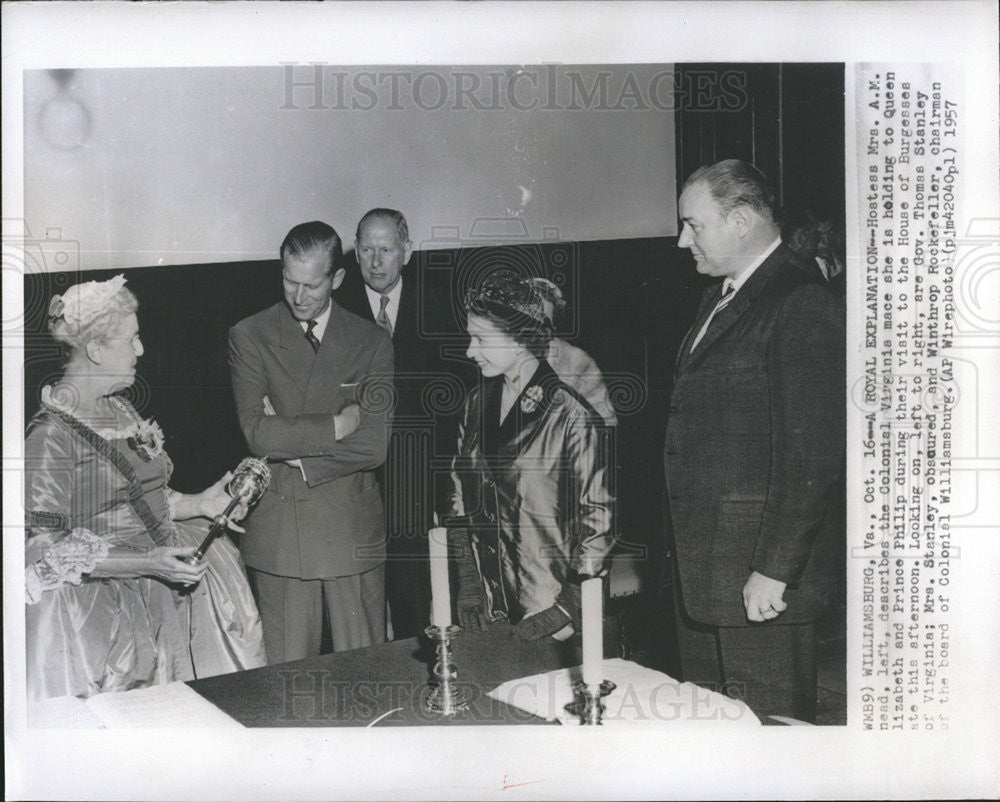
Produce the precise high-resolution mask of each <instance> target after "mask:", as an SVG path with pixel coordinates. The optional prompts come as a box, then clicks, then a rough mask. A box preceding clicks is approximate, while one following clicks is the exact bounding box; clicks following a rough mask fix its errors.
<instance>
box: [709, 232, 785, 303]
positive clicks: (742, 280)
mask: <svg viewBox="0 0 1000 802" xmlns="http://www.w3.org/2000/svg"><path fill="white" fill-rule="evenodd" d="M779 245H781V235H780V234H779V235H778V236H777V237H775V239H774V242H772V243H771V244H770V245H768V246H767V248H766V249H765V250H764V252H763V253H762V254H761V255H760V256H758V257H757V258H756V259H755V260H754V262H753V263H752V264H751V265H750V267H748V268H747V269H746V270H744V271H743V272H742V273H740V274H739V276H737V277H736V278H734V279H733V278H727V279H726V280H725V281H724V282H723V283H722V291H723V292H725V291H726V289H727V287H732V288H733V292H739V290H740V287H742V286H743V285H744V284H746V283H747V281H748V280H749V278H750V276H752V275H753V274H754V272H755V271H756V270H757V268H758V267H760V266H761V265H762V264H764V261H765V260H766V259H767V257H768V256H770V255H771V254H772V253H774V252H775V251H776V250H777V249H778V246H779Z"/></svg>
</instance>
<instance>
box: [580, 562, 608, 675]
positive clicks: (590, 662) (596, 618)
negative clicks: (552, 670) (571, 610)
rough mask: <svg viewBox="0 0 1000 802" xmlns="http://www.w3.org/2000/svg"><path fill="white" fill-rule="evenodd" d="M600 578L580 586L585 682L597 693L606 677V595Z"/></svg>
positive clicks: (586, 580)
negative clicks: (604, 623)
mask: <svg viewBox="0 0 1000 802" xmlns="http://www.w3.org/2000/svg"><path fill="white" fill-rule="evenodd" d="M601 585H602V582H601V579H600V577H596V576H595V577H594V578H592V579H585V580H584V581H583V582H582V583H581V585H580V592H581V593H580V595H581V608H582V609H581V614H582V618H583V681H584V682H585V683H586V685H587V687H588V688H589V689H590V690H591V691H595V692H596V691H597V689H598V688H599V687H600V685H601V682H602V681H603V679H604V677H603V676H602V675H603V673H604V672H603V671H602V669H601V664H602V662H603V660H604V635H603V631H604V627H603V619H604V604H603V603H604V594H603V593H602V587H601Z"/></svg>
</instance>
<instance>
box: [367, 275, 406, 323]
mask: <svg viewBox="0 0 1000 802" xmlns="http://www.w3.org/2000/svg"><path fill="white" fill-rule="evenodd" d="M402 294H403V277H402V276H400V277H399V281H397V282H396V286H395V287H393V288H392V289H391V290H389V292H386V293H381V292H375V290H373V289H372V288H371V287H369V286H368V285H367V284H365V295H367V296H368V305H369V306H370V307H371V308H372V318H373V319H374V318H377V317H378V313H379V310H380V309H381V308H382V296H383V295H388V296H389V303H388V304H386V307H385V313H386V314H387V315H388V316H389V323H390V324H392V330H393V331H395V330H396V318H397V317H399V297H400V296H401V295H402Z"/></svg>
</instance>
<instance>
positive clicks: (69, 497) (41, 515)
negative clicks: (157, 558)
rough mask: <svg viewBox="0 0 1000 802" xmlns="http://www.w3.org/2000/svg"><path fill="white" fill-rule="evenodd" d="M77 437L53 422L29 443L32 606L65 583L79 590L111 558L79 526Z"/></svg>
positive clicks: (27, 550) (37, 427)
mask: <svg viewBox="0 0 1000 802" xmlns="http://www.w3.org/2000/svg"><path fill="white" fill-rule="evenodd" d="M78 459H79V455H78V454H77V453H76V449H75V448H74V446H73V435H72V434H71V433H70V432H68V431H66V430H64V429H63V428H62V427H60V426H58V425H57V424H55V423H53V422H52V420H51V419H45V418H44V417H42V418H41V419H36V420H35V421H33V422H32V426H31V427H30V429H29V432H28V437H27V439H26V440H25V483H26V488H25V511H26V513H25V545H24V559H25V590H26V595H27V601H28V603H29V604H34V603H36V602H37V601H38V600H39V599H40V598H41V595H42V593H44V592H45V591H47V590H52V589H54V588H57V587H59V586H60V585H62V584H64V583H71V584H79V583H80V581H81V577H82V575H83V574H86V573H89V572H90V571H93V570H94V567H95V565H96V563H97V561H98V560H100V559H102V558H103V557H105V556H107V554H108V546H107V543H106V542H104V541H102V539H101V538H99V537H98V536H97V535H95V534H94V533H93V532H91V531H90V530H88V529H84V528H82V527H76V526H74V523H73V522H74V520H76V519H77V518H78V516H79V514H80V511H79V510H75V509H74V504H73V480H74V476H75V474H76V469H77V467H78V465H77V461H78Z"/></svg>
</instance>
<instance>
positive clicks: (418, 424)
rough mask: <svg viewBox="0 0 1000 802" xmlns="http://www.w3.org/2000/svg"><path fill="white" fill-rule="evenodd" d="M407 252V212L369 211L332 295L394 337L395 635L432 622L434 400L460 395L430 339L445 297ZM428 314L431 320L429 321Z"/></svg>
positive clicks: (391, 581)
mask: <svg viewBox="0 0 1000 802" xmlns="http://www.w3.org/2000/svg"><path fill="white" fill-rule="evenodd" d="M412 253H413V246H412V243H411V242H410V235H409V227H408V226H407V223H406V218H405V217H404V216H403V215H402V214H401V213H400V212H398V211H396V210H395V209H372V210H371V211H369V212H368V213H366V214H365V215H364V217H362V218H361V221H360V222H359V223H358V228H357V235H356V238H355V242H354V255H355V258H356V259H357V263H358V268H359V269H358V270H357V271H351V272H349V273H348V276H347V278H346V280H345V281H344V283H343V286H341V287H340V289H339V290H338V291H337V294H336V296H335V297H336V299H337V302H338V303H340V304H341V305H342V306H343V307H344V308H345V309H349V310H351V311H352V312H354V313H355V314H357V315H359V316H361V317H364V318H366V319H368V320H372V321H374V322H376V323H377V324H378V325H379V326H381V327H382V328H384V329H385V330H386V331H388V332H389V333H390V335H391V336H392V343H393V351H394V354H395V390H396V399H395V409H394V412H393V424H392V435H391V439H390V445H389V455H388V457H387V458H386V462H385V466H384V469H383V470H382V471H381V472H380V481H381V484H382V488H383V496H384V500H385V516H386V527H387V532H388V555H387V562H386V594H387V597H388V600H389V612H390V615H391V622H392V632H393V637H396V638H406V637H412V636H414V635H417V634H419V633H421V632H423V630H424V628H425V627H426V626H427V625H428V624H429V623H430V612H429V611H430V603H431V598H430V570H429V565H428V562H427V560H428V556H427V532H428V530H429V529H430V527H431V526H433V506H434V505H433V497H434V487H433V484H434V483H433V475H432V459H433V455H434V453H435V452H437V453H445V452H444V451H443V450H442V449H446V448H447V445H446V444H445V443H444V438H445V437H446V436H447V434H446V432H445V430H444V426H443V424H442V423H441V421H440V420H439V418H440V417H441V415H440V414H439V413H441V412H442V411H443V410H435V409H434V408H433V401H434V399H435V398H439V399H442V398H443V399H447V398H448V397H452V396H454V397H455V398H456V399H460V398H461V393H460V385H459V384H458V380H457V379H452V378H449V376H448V374H447V373H445V372H444V370H443V367H442V363H441V359H440V357H439V354H438V349H439V344H440V341H439V340H438V339H435V337H434V335H435V334H436V333H440V329H441V322H440V321H437V317H438V316H440V315H441V314H443V313H444V312H445V311H446V310H447V309H449V308H450V307H449V304H448V299H447V298H445V297H442V295H441V294H440V293H435V292H433V291H432V289H431V288H430V286H429V285H428V282H427V281H425V277H424V276H423V275H422V273H421V271H420V270H419V269H418V268H417V267H410V268H407V269H405V270H404V268H406V266H407V265H408V264H409V262H410V258H411V256H412ZM429 320H435V321H436V322H434V323H432V324H430V325H428V321H429ZM435 443H436V444H437V445H435ZM451 446H452V447H454V443H453V442H452V443H451Z"/></svg>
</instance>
